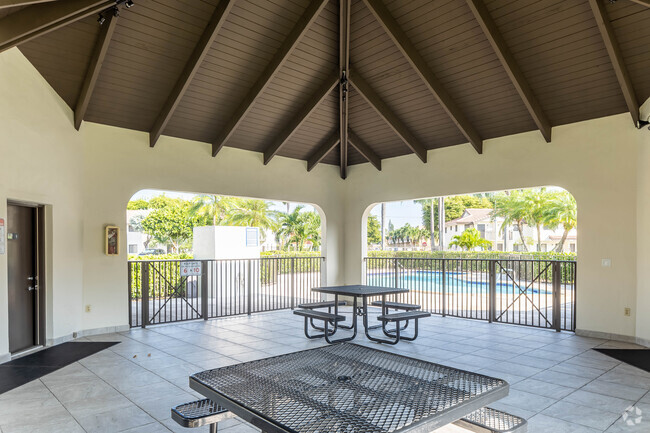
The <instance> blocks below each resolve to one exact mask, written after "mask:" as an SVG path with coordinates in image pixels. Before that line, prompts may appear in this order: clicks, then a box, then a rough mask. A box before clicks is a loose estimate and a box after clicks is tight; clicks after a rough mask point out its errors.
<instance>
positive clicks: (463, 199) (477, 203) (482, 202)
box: [415, 194, 494, 242]
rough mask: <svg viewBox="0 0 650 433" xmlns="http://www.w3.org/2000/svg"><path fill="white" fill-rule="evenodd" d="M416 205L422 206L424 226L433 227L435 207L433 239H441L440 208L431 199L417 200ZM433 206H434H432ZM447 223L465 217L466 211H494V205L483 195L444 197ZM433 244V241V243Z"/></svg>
mask: <svg viewBox="0 0 650 433" xmlns="http://www.w3.org/2000/svg"><path fill="white" fill-rule="evenodd" d="M415 203H417V204H419V205H420V206H422V225H423V226H424V227H431V208H432V207H433V222H434V227H435V228H434V233H433V239H440V237H439V236H440V235H439V233H438V232H439V227H437V226H438V224H436V221H438V206H436V205H435V203H434V202H433V201H432V200H431V199H425V200H415ZM432 205H433V206H432ZM444 206H445V222H449V221H451V220H453V219H456V218H460V217H461V216H463V213H464V212H465V209H493V208H494V205H493V203H492V201H490V199H489V198H487V197H483V194H476V195H454V196H450V197H444ZM432 242H433V241H432Z"/></svg>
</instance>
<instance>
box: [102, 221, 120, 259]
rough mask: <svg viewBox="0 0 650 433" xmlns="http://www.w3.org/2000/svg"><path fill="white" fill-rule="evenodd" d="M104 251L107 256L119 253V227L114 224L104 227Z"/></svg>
mask: <svg viewBox="0 0 650 433" xmlns="http://www.w3.org/2000/svg"><path fill="white" fill-rule="evenodd" d="M105 237H106V241H105V245H106V249H105V253H106V255H107V256H117V255H119V254H120V228H119V227H116V226H106V229H105Z"/></svg>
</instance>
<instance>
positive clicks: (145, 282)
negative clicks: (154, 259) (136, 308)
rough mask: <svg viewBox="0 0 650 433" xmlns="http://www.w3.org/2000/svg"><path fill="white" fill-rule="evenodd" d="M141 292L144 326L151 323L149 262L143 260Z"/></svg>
mask: <svg viewBox="0 0 650 433" xmlns="http://www.w3.org/2000/svg"><path fill="white" fill-rule="evenodd" d="M140 278H141V281H140V292H141V295H142V327H143V328H146V327H147V323H149V262H142V269H141V275H140Z"/></svg>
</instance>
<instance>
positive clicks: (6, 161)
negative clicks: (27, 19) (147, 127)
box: [0, 50, 83, 358]
mask: <svg viewBox="0 0 650 433" xmlns="http://www.w3.org/2000/svg"><path fill="white" fill-rule="evenodd" d="M70 125H71V124H70V109H69V108H68V107H67V106H66V105H65V103H64V102H63V101H62V100H61V99H60V98H59V97H58V96H57V95H56V93H55V92H54V91H53V90H52V88H51V87H50V86H49V85H47V83H46V82H45V80H44V79H43V78H42V77H40V75H38V74H36V73H35V71H34V70H33V68H32V66H31V65H30V64H29V63H28V62H27V61H26V60H25V59H24V57H23V56H22V55H21V54H20V53H19V52H18V51H17V50H10V51H8V52H5V53H3V54H2V55H1V56H0V218H6V217H7V211H6V206H7V200H21V201H26V202H33V203H40V204H45V205H50V206H51V208H49V209H48V212H47V213H48V215H47V216H48V219H49V221H48V224H50V225H53V227H54V230H52V231H50V233H49V234H50V237H49V238H48V239H46V241H47V246H46V249H48V256H49V259H50V261H49V262H48V263H46V266H47V270H46V274H47V278H46V281H45V287H47V301H48V305H47V314H48V317H49V318H50V319H51V318H53V317H54V318H56V320H54V321H52V322H50V323H49V326H48V330H47V338H52V337H53V336H56V335H65V334H68V333H71V332H73V331H76V330H79V329H81V327H82V321H81V315H80V311H81V296H82V284H81V283H82V275H81V270H82V269H83V245H82V230H81V225H82V214H83V206H82V188H81V185H82V183H83V182H82V172H81V169H80V167H81V166H82V164H83V162H82V161H83V144H82V137H81V136H80V135H79V134H78V133H77V132H76V131H75V130H74V128H71V127H70ZM7 278H8V277H7V256H6V255H0V358H1V357H2V356H3V355H4V354H6V353H7V351H8V347H9V346H8V344H9V343H8V336H7V333H8V323H7ZM53 288H56V292H55V293H54V294H53V293H52V289H53Z"/></svg>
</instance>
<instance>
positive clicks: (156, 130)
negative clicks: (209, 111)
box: [149, 0, 235, 147]
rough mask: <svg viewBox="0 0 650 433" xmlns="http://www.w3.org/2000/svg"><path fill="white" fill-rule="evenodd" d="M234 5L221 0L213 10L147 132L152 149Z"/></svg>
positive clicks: (226, 0)
mask: <svg viewBox="0 0 650 433" xmlns="http://www.w3.org/2000/svg"><path fill="white" fill-rule="evenodd" d="M234 3H235V0H221V1H220V2H219V4H218V5H217V7H216V9H215V10H214V13H213V14H212V18H210V22H209V23H208V25H207V27H206V28H205V30H204V31H203V34H202V35H201V38H200V39H199V41H198V43H197V44H196V46H195V47H194V51H193V52H192V55H191V56H190V58H189V59H188V60H187V63H186V64H185V68H184V69H183V72H182V73H181V75H180V77H179V78H178V81H176V84H175V85H174V88H173V89H172V91H171V93H170V94H169V97H168V98H167V101H166V102H165V105H163V108H162V110H161V111H160V113H159V114H158V117H157V118H156V121H155V122H154V124H153V127H152V128H151V131H149V146H150V147H154V146H155V145H156V142H157V141H158V139H159V138H160V136H161V135H162V133H163V131H164V130H165V127H166V126H167V123H169V120H170V119H171V117H172V115H173V114H174V110H176V107H178V104H179V102H180V101H181V98H182V97H183V95H184V94H185V92H186V91H187V88H188V87H189V86H190V83H191V82H192V79H193V78H194V75H196V72H197V71H198V70H199V67H200V66H201V63H202V62H203V59H205V56H206V55H207V54H208V51H209V50H210V47H211V46H212V43H213V42H214V40H215V38H216V37H217V34H218V33H219V31H220V30H221V28H222V27H223V24H224V23H225V21H226V17H227V16H228V14H229V13H230V11H231V9H232V7H233V5H234Z"/></svg>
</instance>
